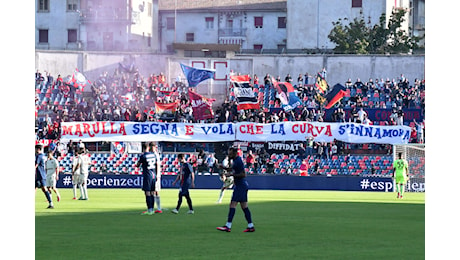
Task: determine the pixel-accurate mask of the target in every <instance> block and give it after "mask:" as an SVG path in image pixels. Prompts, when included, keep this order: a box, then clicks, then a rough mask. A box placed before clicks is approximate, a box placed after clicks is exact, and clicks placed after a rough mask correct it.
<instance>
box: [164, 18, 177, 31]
mask: <svg viewBox="0 0 460 260" xmlns="http://www.w3.org/2000/svg"><path fill="white" fill-rule="evenodd" d="M175 27H176V26H175V22H174V17H166V29H167V30H174V29H175Z"/></svg>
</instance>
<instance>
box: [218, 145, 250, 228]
mask: <svg viewBox="0 0 460 260" xmlns="http://www.w3.org/2000/svg"><path fill="white" fill-rule="evenodd" d="M228 158H229V159H233V164H232V168H224V167H223V166H220V167H221V168H223V169H226V170H227V171H230V170H231V173H227V174H226V175H227V176H233V178H234V187H233V195H232V200H231V201H230V209H229V211H228V218H227V224H226V225H225V226H223V227H217V230H220V231H226V232H230V231H231V228H232V220H233V217H234V216H235V212H236V206H237V205H238V202H239V203H240V206H241V209H242V210H243V212H244V217H245V218H246V220H247V221H248V228H246V229H245V230H244V231H243V232H254V231H255V228H254V224H253V223H252V217H251V211H249V208H248V189H249V185H248V182H247V181H246V172H245V171H244V163H243V159H241V157H240V156H239V155H238V151H237V149H236V148H234V147H231V148H229V149H228Z"/></svg>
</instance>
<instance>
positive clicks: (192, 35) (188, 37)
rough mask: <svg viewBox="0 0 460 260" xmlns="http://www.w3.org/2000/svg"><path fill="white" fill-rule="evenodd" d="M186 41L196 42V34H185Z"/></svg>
mask: <svg viewBox="0 0 460 260" xmlns="http://www.w3.org/2000/svg"><path fill="white" fill-rule="evenodd" d="M185 40H186V41H188V42H193V41H195V34H194V33H186V34H185Z"/></svg>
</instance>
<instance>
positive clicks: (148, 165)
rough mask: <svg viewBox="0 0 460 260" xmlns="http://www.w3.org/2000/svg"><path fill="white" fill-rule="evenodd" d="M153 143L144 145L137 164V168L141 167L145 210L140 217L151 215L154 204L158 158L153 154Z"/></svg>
mask: <svg viewBox="0 0 460 260" xmlns="http://www.w3.org/2000/svg"><path fill="white" fill-rule="evenodd" d="M155 146H156V144H154V143H148V144H146V143H144V144H143V148H144V153H143V154H142V155H141V157H140V158H139V161H138V162H137V167H142V177H143V181H142V190H143V191H144V193H145V202H146V204H147V210H146V211H144V212H142V213H141V215H153V214H154V213H155V212H154V211H153V207H154V204H155V198H154V191H155V182H156V179H157V175H158V174H159V172H160V156H159V155H158V153H157V152H154V147H155Z"/></svg>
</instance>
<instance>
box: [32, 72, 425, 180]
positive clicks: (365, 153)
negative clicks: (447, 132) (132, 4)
mask: <svg viewBox="0 0 460 260" xmlns="http://www.w3.org/2000/svg"><path fill="white" fill-rule="evenodd" d="M160 75H161V73H160V74H158V75H155V74H151V75H150V76H148V77H144V76H142V75H140V74H139V73H138V72H136V73H128V72H125V71H123V70H119V69H117V70H115V71H114V72H113V74H112V75H109V73H107V72H106V73H103V74H102V75H100V77H99V78H98V79H96V80H95V81H94V83H93V84H92V85H91V86H90V87H91V91H89V92H88V91H82V89H80V88H74V87H73V86H70V85H68V84H66V83H65V80H62V78H61V77H60V76H58V77H57V79H54V78H53V76H52V75H50V74H49V73H46V75H42V74H41V73H40V72H39V71H37V72H36V74H35V82H36V83H35V96H36V98H35V108H36V109H35V118H36V122H35V132H36V140H37V142H38V141H42V140H48V141H51V142H58V140H59V133H60V123H61V122H63V121H96V120H97V121H100V120H119V121H165V120H171V121H175V122H195V120H194V119H193V116H191V115H190V114H189V113H188V111H189V110H188V107H189V106H190V103H189V102H188V99H187V91H189V89H188V88H186V87H185V86H184V85H181V84H178V85H177V86H176V85H175V84H171V85H168V84H167V83H166V82H164V81H163V80H160ZM344 86H345V87H346V95H345V97H344V98H343V99H342V100H341V102H339V104H338V105H336V107H335V108H334V109H333V110H334V115H335V114H336V112H338V113H340V111H339V110H340V109H345V110H347V111H350V112H349V113H345V114H344V115H343V116H342V117H337V118H333V119H327V118H325V111H324V109H323V107H322V105H319V104H318V102H317V100H316V97H317V94H318V91H317V89H316V87H315V86H314V85H313V84H309V85H302V84H298V85H295V88H296V89H297V95H298V96H299V98H300V99H301V100H302V102H303V104H302V106H301V107H303V108H301V107H298V108H297V109H298V110H296V113H294V112H292V111H291V112H284V111H283V110H282V109H281V108H280V101H279V99H278V98H277V93H276V90H275V88H274V87H273V86H272V85H271V84H254V95H255V96H256V97H257V99H258V100H259V103H260V109H259V110H258V111H254V110H253V111H237V110H236V104H235V101H236V97H235V93H234V91H233V88H230V93H229V96H228V100H226V101H225V102H224V103H223V104H222V105H221V106H220V107H217V108H216V109H215V118H214V119H212V120H209V122H236V121H250V120H253V121H254V122H261V123H268V122H279V121H283V120H301V121H325V120H331V121H339V120H342V121H345V122H348V121H356V117H355V116H354V112H353V109H354V108H356V107H363V108H364V110H366V109H372V108H382V109H384V108H393V112H392V114H391V116H389V117H388V120H382V121H374V122H370V123H371V124H379V125H391V124H397V123H398V122H397V117H398V112H399V111H401V110H402V109H407V108H409V109H410V108H414V109H421V111H422V113H421V117H420V118H421V119H423V118H424V103H425V101H424V100H425V82H424V80H418V79H415V80H414V81H413V83H412V84H411V83H410V82H409V80H408V79H407V78H405V77H404V75H401V77H399V78H398V80H395V79H393V80H390V79H386V80H384V79H383V78H381V79H375V81H373V80H372V79H369V80H368V81H367V82H360V80H359V79H357V80H356V82H355V83H352V82H351V79H348V80H347V81H346V82H345V83H344ZM165 93H173V94H172V95H169V94H165ZM176 99H179V100H181V106H180V107H179V108H178V110H177V111H176V114H175V116H174V118H170V119H165V118H162V117H161V116H160V115H156V114H155V109H154V102H155V101H159V102H173V101H174V100H176ZM297 112H298V113H297ZM421 121H422V120H420V121H419V122H403V123H404V124H406V125H409V126H410V127H412V128H413V129H415V128H417V127H419V126H423V131H424V123H422V122H421ZM423 140H424V139H423V138H421V137H417V136H416V138H415V139H414V140H413V142H423ZM329 145H330V144H329ZM337 145H338V146H339V151H340V152H339V153H338V154H335V155H331V156H329V154H327V155H326V156H323V157H321V156H319V155H318V150H317V145H315V146H316V148H315V149H314V151H313V153H312V154H308V155H306V156H303V155H300V154H288V155H285V154H277V153H272V154H270V158H269V160H268V161H265V162H260V163H258V164H256V165H257V167H254V168H249V169H247V173H248V174H253V175H260V174H275V175H283V174H298V173H299V168H300V165H301V164H302V160H306V161H307V164H308V168H309V174H310V175H315V174H321V175H331V176H335V175H370V174H374V175H379V176H389V175H390V174H391V171H392V160H393V158H392V156H391V155H389V154H390V153H389V152H387V150H388V147H385V146H384V145H375V144H359V145H357V144H345V143H341V142H338V143H337ZM177 147H180V148H178V149H177V150H180V151H181V152H186V153H192V154H195V153H196V152H197V151H198V149H204V150H205V151H206V152H208V153H213V152H215V153H216V157H217V158H218V159H219V161H221V160H222V158H221V156H218V153H220V152H221V150H219V149H217V148H216V149H215V150H214V145H210V144H200V143H185V144H184V143H179V144H177V146H174V147H169V146H168V145H165V146H164V147H163V148H164V149H163V151H164V152H163V154H162V164H163V171H164V174H176V172H177V171H178V161H177V152H170V151H173V150H174V151H177V150H176V148H177ZM390 149H391V148H390ZM376 150H377V151H381V152H378V153H377V154H375V151H376ZM357 152H359V154H358V153H357ZM137 158H138V155H137V154H115V153H108V152H107V151H106V152H95V153H92V154H91V161H92V165H91V168H90V171H91V172H92V173H98V174H100V173H114V174H140V172H139V169H137V168H136V167H135V164H136V161H137ZM187 158H188V155H187ZM58 159H59V161H60V162H61V171H62V172H70V170H71V166H72V153H71V152H70V151H68V152H66V153H62V154H60V156H59V157H58ZM243 159H245V158H243ZM411 163H412V164H413V165H411V166H412V167H413V168H415V169H418V168H420V169H421V168H422V167H424V163H425V162H424V159H420V160H419V161H415V162H411ZM203 174H204V173H203Z"/></svg>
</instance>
